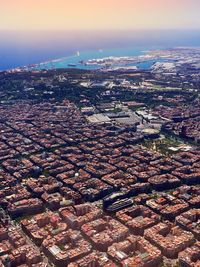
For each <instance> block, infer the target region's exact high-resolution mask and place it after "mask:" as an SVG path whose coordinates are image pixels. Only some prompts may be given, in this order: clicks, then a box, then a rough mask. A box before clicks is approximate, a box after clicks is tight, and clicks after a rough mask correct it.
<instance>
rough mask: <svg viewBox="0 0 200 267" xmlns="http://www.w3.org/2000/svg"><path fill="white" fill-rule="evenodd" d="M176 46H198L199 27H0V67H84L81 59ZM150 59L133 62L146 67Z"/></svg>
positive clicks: (89, 67) (87, 67) (149, 63)
mask: <svg viewBox="0 0 200 267" xmlns="http://www.w3.org/2000/svg"><path fill="white" fill-rule="evenodd" d="M177 46H186V47H200V30H149V31H145V30H140V31H139V30H138V31H122V30H119V31H117V30H115V31H109V30H106V31H0V70H9V69H14V68H18V67H24V66H30V67H31V66H32V67H33V66H34V68H35V69H52V68H72V67H74V68H83V69H84V68H85V69H95V68H98V67H97V66H91V65H89V66H85V65H84V64H81V63H80V62H81V61H84V62H85V61H87V60H90V59H100V58H104V57H111V56H114V57H123V56H139V55H144V54H145V53H147V51H151V50H158V49H168V48H173V47H177ZM153 63H154V62H153V61H151V60H149V61H145V62H141V63H138V64H137V67H139V68H141V69H148V68H149V67H150V66H151V65H152V64H153Z"/></svg>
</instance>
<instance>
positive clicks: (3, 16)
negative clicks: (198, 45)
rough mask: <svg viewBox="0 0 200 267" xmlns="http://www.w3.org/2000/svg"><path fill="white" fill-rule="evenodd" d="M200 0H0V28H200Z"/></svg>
mask: <svg viewBox="0 0 200 267" xmlns="http://www.w3.org/2000/svg"><path fill="white" fill-rule="evenodd" d="M199 11H200V0H0V30H57V31H58V30H137V29H200V16H199Z"/></svg>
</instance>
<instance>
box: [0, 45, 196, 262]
mask: <svg viewBox="0 0 200 267" xmlns="http://www.w3.org/2000/svg"><path fill="white" fill-rule="evenodd" d="M151 55H152V56H156V58H160V59H163V58H164V59H165V61H164V62H163V61H162V60H161V61H160V62H155V63H154V64H153V66H152V67H151V69H149V70H139V69H137V68H135V69H134V68H130V69H127V68H125V69H112V68H110V67H109V70H105V69H103V70H101V69H100V70H92V71H89V70H78V69H68V70H67V69H60V70H56V69H55V70H41V71H37V70H24V69H15V70H10V71H4V72H0V267H46V266H56V267H64V266H66V267H67V266H69V267H115V266H121V267H161V266H163V267H164V266H165V267H167V266H168V267H170V266H172V267H175V266H176V267H178V266H181V267H198V266H200V148H199V144H200V50H199V49H192V48H176V49H169V50H163V51H152V52H151ZM123 60H124V59H123ZM103 62H104V61H103ZM101 63H102V62H101Z"/></svg>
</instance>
